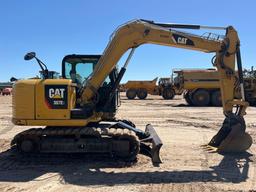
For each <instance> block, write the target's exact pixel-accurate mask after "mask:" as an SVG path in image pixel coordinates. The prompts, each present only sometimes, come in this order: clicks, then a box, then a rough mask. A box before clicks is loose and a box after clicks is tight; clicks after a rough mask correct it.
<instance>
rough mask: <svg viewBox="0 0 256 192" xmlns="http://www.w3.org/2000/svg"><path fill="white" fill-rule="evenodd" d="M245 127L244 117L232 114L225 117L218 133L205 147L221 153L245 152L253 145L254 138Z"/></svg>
mask: <svg viewBox="0 0 256 192" xmlns="http://www.w3.org/2000/svg"><path fill="white" fill-rule="evenodd" d="M245 129H246V125H245V121H244V119H243V117H241V116H237V115H235V114H230V115H228V116H227V117H226V118H225V120H224V122H223V124H222V127H221V129H220V130H219V131H218V133H217V134H216V135H215V136H213V138H212V139H211V141H210V142H209V143H208V145H205V146H204V147H205V148H206V149H208V150H209V151H212V152H219V153H227V152H244V151H246V150H247V149H249V148H250V146H251V145H252V138H251V136H250V135H249V134H248V133H246V132H245Z"/></svg>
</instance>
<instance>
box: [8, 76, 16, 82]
mask: <svg viewBox="0 0 256 192" xmlns="http://www.w3.org/2000/svg"><path fill="white" fill-rule="evenodd" d="M17 80H18V79H16V78H15V77H12V78H11V79H10V81H11V82H14V81H17Z"/></svg>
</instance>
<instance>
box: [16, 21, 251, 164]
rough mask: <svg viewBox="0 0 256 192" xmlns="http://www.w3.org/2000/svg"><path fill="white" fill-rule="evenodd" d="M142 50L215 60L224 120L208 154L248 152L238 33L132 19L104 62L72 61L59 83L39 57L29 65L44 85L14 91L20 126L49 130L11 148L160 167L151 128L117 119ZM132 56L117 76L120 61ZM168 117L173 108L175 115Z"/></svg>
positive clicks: (98, 58)
mask: <svg viewBox="0 0 256 192" xmlns="http://www.w3.org/2000/svg"><path fill="white" fill-rule="evenodd" d="M179 29H193V30H196V29H198V30H199V29H210V30H225V35H224V36H220V35H212V33H210V34H208V35H207V36H205V35H203V36H199V35H195V34H190V33H187V32H183V31H180V30H179ZM145 43H152V44H158V45H165V46H171V47H177V48H184V49H190V50H196V51H201V52H206V53H215V56H214V58H213V64H214V66H215V67H217V69H218V72H219V76H220V88H221V96H222V102H223V111H224V115H225V120H224V122H223V125H222V127H221V128H220V130H219V131H218V133H217V134H216V135H215V136H213V138H212V139H211V141H210V142H209V143H208V144H206V145H205V148H206V149H208V150H212V151H217V152H241V151H245V150H247V149H249V148H250V146H251V144H252V138H251V137H250V135H249V134H247V133H246V132H245V129H246V126H245V121H244V118H243V116H244V115H245V114H246V113H245V109H246V107H247V106H248V103H247V102H245V97H244V91H243V90H244V88H243V76H242V63H241V56H240V42H239V38H238V35H237V32H236V30H235V29H234V28H233V27H232V26H228V27H208V26H200V25H184V24H171V23H156V22H153V21H148V20H143V19H140V20H133V21H130V22H127V23H125V24H124V25H122V26H120V27H119V28H118V29H116V30H115V31H114V33H113V34H112V36H111V39H110V42H109V44H108V45H107V47H106V49H105V51H104V52H103V54H102V55H68V56H66V57H64V59H63V62H62V78H61V79H51V78H49V74H48V69H47V67H46V65H45V64H44V63H43V62H42V61H41V60H40V59H38V58H37V57H36V55H35V53H34V52H31V53H28V54H26V55H25V60H30V59H33V58H35V59H36V60H37V62H38V63H39V65H40V67H41V69H42V71H43V78H42V79H28V80H18V81H17V82H16V83H15V85H14V89H13V118H12V121H13V123H14V124H15V125H24V126H45V128H32V129H28V130H26V131H23V132H21V133H19V134H18V135H16V136H15V137H14V139H13V141H12V146H17V148H18V149H19V150H20V151H22V152H24V153H31V152H34V153H37V152H42V153H51V152H54V153H58V152H59V153H108V154H110V155H111V156H113V157H117V158H122V159H124V160H129V161H132V160H134V159H135V158H136V156H137V154H138V153H143V154H145V155H148V156H150V157H151V158H152V161H153V163H160V162H161V159H160V156H159V151H160V148H161V146H162V141H161V139H160V137H159V136H158V135H157V133H156V131H155V129H154V128H153V127H152V126H151V125H150V124H148V125H147V126H146V129H145V131H142V130H141V129H138V128H137V127H136V126H135V125H134V124H133V123H132V122H131V121H128V120H118V119H116V118H115V112H116V109H117V106H118V103H119V101H118V90H117V88H118V85H119V83H120V81H121V79H122V77H123V75H124V73H125V71H126V67H127V65H128V62H129V61H130V59H131V57H132V54H133V53H134V51H135V49H136V48H137V47H138V46H140V45H142V44H145ZM129 49H131V52H130V54H129V55H128V58H127V60H126V62H125V64H124V66H123V67H122V68H121V70H120V71H119V72H118V71H117V70H116V65H117V63H118V61H119V59H120V58H121V56H122V55H123V54H124V53H125V52H126V51H127V50H129ZM235 60H237V67H238V74H239V85H240V88H241V90H242V99H239V100H238V99H234V88H235V85H236V83H237V79H236V78H235V64H236V62H235ZM170 110H171V109H170Z"/></svg>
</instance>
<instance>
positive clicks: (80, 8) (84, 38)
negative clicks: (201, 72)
mask: <svg viewBox="0 0 256 192" xmlns="http://www.w3.org/2000/svg"><path fill="white" fill-rule="evenodd" d="M255 7H256V1H254V0H245V1H234V0H228V1H223V0H215V1H205V0H204V1H202V0H198V1H189V0H187V1H185V0H180V1H171V0H166V1H161V0H157V1H156V0H155V1H153V0H129V1H128V0H127V1H121V0H108V1H103V0H102V1H100V0H93V1H89V0H88V1H86V0H73V1H71V0H70V1H67V0H37V1H35V0H23V1H20V0H8V1H4V0H2V1H0V24H1V28H0V81H8V80H9V79H10V77H12V76H15V77H17V78H26V77H32V76H35V75H37V74H38V71H39V67H38V65H37V64H36V63H35V61H24V60H23V56H24V54H25V53H26V52H28V51H35V52H36V53H37V56H38V57H39V58H41V59H42V60H43V61H44V62H45V63H46V64H47V65H48V68H49V69H51V70H56V71H61V65H60V64H61V60H62V58H63V56H65V55H67V54H73V53H76V54H101V53H102V52H103V50H104V48H105V47H106V45H107V43H108V40H109V36H110V34H111V33H112V32H113V31H114V30H115V28H116V27H117V26H118V25H120V24H123V23H125V22H126V21H129V20H132V19H135V18H144V19H148V20H154V21H159V22H169V23H189V24H201V25H213V26H227V25H233V26H234V27H235V28H236V29H237V31H238V33H239V36H240V40H241V51H242V59H243V66H244V67H246V68H249V67H250V66H252V65H255V56H256V55H255V53H256V46H255V45H256V38H255V34H256V25H255V18H256V13H255ZM211 57H212V54H206V53H200V52H195V51H188V50H184V49H176V48H171V47H163V46H158V45H143V46H141V47H139V48H137V50H136V52H135V54H134V57H133V58H132V60H131V62H130V64H129V66H128V70H127V72H126V74H125V76H124V79H123V81H124V82H125V81H127V80H128V79H153V78H154V77H156V76H159V77H160V76H162V77H166V76H170V74H171V69H173V68H210V67H211V63H210V59H211ZM122 61H124V59H123V58H122V59H121V62H120V64H121V63H122Z"/></svg>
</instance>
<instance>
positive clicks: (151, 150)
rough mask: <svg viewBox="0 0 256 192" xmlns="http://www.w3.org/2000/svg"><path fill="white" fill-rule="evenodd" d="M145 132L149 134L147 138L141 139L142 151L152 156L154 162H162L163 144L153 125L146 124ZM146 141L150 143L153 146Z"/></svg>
mask: <svg viewBox="0 0 256 192" xmlns="http://www.w3.org/2000/svg"><path fill="white" fill-rule="evenodd" d="M145 132H146V133H147V134H148V135H149V137H147V138H146V139H143V140H141V153H143V154H144V155H147V156H150V157H151V160H152V162H153V164H159V163H162V161H161V158H160V155H159V152H160V149H161V147H162V145H163V143H162V141H161V139H160V137H159V136H158V135H157V133H156V131H155V129H154V128H153V126H152V125H150V124H148V125H147V126H146V129H145ZM145 143H150V144H151V146H148V145H146V144H145Z"/></svg>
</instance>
